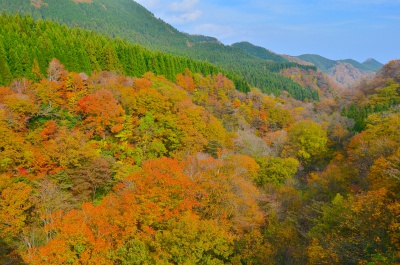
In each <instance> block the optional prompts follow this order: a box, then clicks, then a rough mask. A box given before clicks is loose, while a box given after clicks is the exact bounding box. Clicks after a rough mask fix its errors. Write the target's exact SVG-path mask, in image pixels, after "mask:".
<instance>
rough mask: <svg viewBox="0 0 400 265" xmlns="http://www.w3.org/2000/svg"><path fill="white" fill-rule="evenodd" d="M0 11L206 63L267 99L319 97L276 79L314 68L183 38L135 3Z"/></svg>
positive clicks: (54, 1)
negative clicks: (293, 70)
mask: <svg viewBox="0 0 400 265" xmlns="http://www.w3.org/2000/svg"><path fill="white" fill-rule="evenodd" d="M0 8H1V9H2V10H4V11H5V12H7V13H12V14H15V13H20V14H21V15H25V14H28V15H30V16H32V17H33V18H34V19H49V20H53V21H55V22H57V23H60V24H65V25H66V26H68V27H81V28H84V29H89V30H95V31H97V32H99V33H102V34H105V35H108V36H110V37H118V38H122V39H126V40H128V41H130V42H132V43H137V44H140V45H143V46H145V47H147V48H150V49H152V50H155V51H162V52H167V53H171V54H173V55H178V56H185V57H189V58H192V59H196V60H201V61H206V62H209V63H212V64H215V65H217V66H219V67H222V68H225V69H227V70H228V71H233V72H235V73H237V74H239V75H242V76H243V77H244V78H245V79H246V81H247V82H248V83H249V84H250V85H251V86H255V87H258V88H259V89H260V90H261V91H263V92H265V93H268V94H271V93H273V94H275V95H279V94H280V93H281V92H282V91H283V90H286V91H288V92H289V93H290V94H291V95H292V96H293V97H295V98H296V99H300V100H304V99H305V98H309V99H318V93H317V92H316V91H313V90H309V89H306V88H304V87H301V86H300V85H299V84H297V83H296V82H294V81H293V80H291V79H289V78H287V77H284V76H282V75H280V74H278V73H277V72H278V71H280V70H282V69H285V68H289V67H304V68H310V67H311V68H312V67H313V66H301V65H298V64H296V63H289V62H284V63H277V62H271V61H266V60H265V59H261V58H257V57H255V56H253V55H252V54H249V53H248V52H246V51H244V50H242V49H238V48H234V47H231V46H226V45H223V44H221V43H220V42H219V41H218V40H217V39H215V38H212V37H206V36H198V35H190V34H186V33H182V32H179V31H178V30H177V29H175V28H173V27H172V26H171V25H169V24H167V23H165V22H164V21H162V20H161V19H158V18H156V17H154V15H153V14H152V13H151V12H149V11H148V10H146V9H145V8H144V7H142V6H141V5H139V4H138V3H136V2H134V1H131V0H90V1H76V0H75V1H73V0H45V1H40V0H35V1H34V0H31V1H28V0H3V1H1V2H0Z"/></svg>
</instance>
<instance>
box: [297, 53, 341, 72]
mask: <svg viewBox="0 0 400 265" xmlns="http://www.w3.org/2000/svg"><path fill="white" fill-rule="evenodd" d="M297 57H298V58H299V59H301V60H303V61H306V62H310V63H312V64H314V65H315V66H316V67H318V68H319V69H321V70H322V71H324V72H328V70H329V69H331V68H333V67H335V66H336V65H337V64H338V62H337V61H334V60H330V59H328V58H325V57H322V56H320V55H317V54H303V55H300V56H297Z"/></svg>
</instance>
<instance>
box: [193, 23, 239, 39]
mask: <svg viewBox="0 0 400 265" xmlns="http://www.w3.org/2000/svg"><path fill="white" fill-rule="evenodd" d="M195 32H196V33H199V34H203V35H206V36H213V37H217V38H218V39H220V40H222V39H227V38H231V37H233V36H235V35H236V31H235V30H234V29H233V28H232V27H229V26H221V25H216V24H211V23H208V24H202V25H199V26H197V27H196V28H195Z"/></svg>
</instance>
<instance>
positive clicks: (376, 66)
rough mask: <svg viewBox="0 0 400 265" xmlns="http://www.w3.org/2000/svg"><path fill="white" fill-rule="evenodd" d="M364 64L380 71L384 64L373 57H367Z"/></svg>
mask: <svg viewBox="0 0 400 265" xmlns="http://www.w3.org/2000/svg"><path fill="white" fill-rule="evenodd" d="M362 64H363V65H365V66H366V67H368V68H369V69H371V70H372V71H379V70H380V69H381V68H382V67H383V64H381V63H380V62H378V61H377V60H375V59H372V58H369V59H367V60H366V61H365V62H363V63H362Z"/></svg>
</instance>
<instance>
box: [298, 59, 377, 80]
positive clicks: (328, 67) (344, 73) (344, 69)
mask: <svg viewBox="0 0 400 265" xmlns="http://www.w3.org/2000/svg"><path fill="white" fill-rule="evenodd" d="M297 58H299V59H301V60H303V61H306V62H310V63H312V64H314V65H315V66H317V67H318V68H319V69H321V70H322V71H324V72H325V73H327V74H328V75H330V76H331V77H333V79H334V80H335V81H336V82H338V83H340V84H342V85H345V86H350V85H352V84H354V83H357V82H359V81H361V80H362V79H363V78H366V77H367V78H368V76H370V75H371V74H374V73H375V72H377V71H378V70H379V69H380V68H382V66H383V64H381V63H380V62H378V61H376V60H374V59H368V60H366V61H365V62H363V63H360V62H357V61H355V60H353V59H345V60H331V59H328V58H325V57H322V56H320V55H316V54H303V55H300V56H297Z"/></svg>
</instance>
